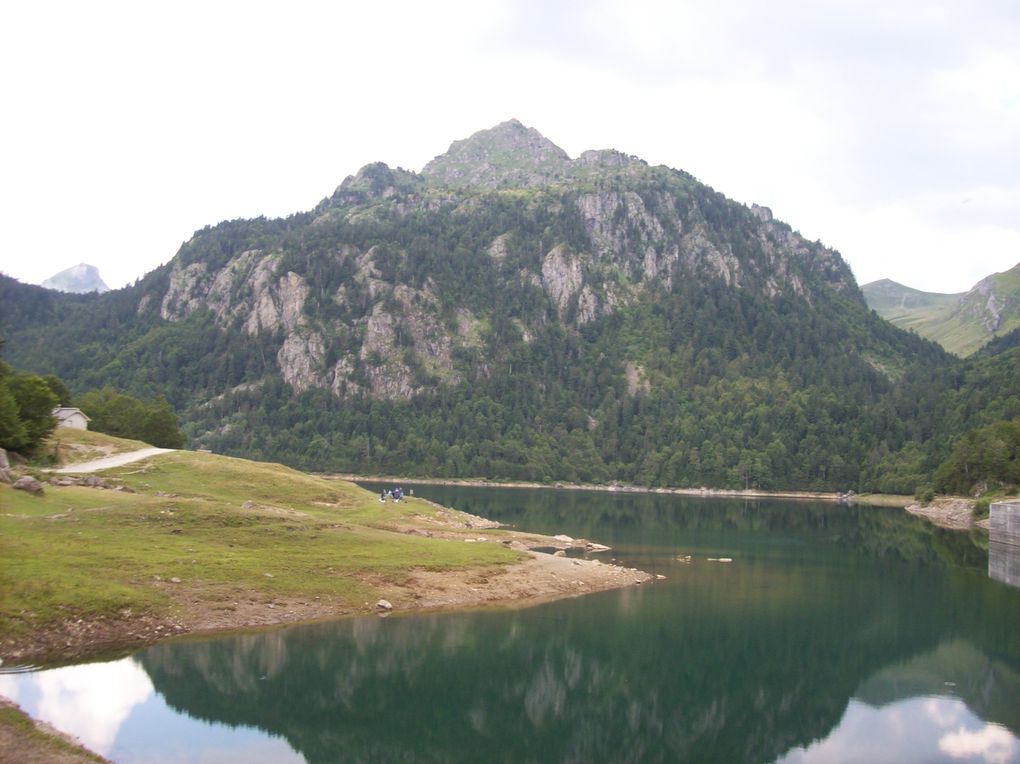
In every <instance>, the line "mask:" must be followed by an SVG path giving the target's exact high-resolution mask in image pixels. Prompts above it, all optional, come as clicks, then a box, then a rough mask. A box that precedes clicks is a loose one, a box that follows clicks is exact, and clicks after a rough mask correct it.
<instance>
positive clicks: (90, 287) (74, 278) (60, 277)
mask: <svg viewBox="0 0 1020 764" xmlns="http://www.w3.org/2000/svg"><path fill="white" fill-rule="evenodd" d="M41 286H44V287H46V288H47V289H56V290H57V291H59V292H74V293H76V294H86V293H88V292H98V293H99V294H102V293H103V292H109V291H110V287H108V286H107V285H106V283H105V282H104V281H103V279H102V277H101V276H100V275H99V269H98V268H96V267H95V266H94V265H87V264H85V263H79V264H78V265H74V266H71V267H70V268H67V269H66V270H63V271H61V272H60V273H58V274H56V275H55V276H50V277H49V278H48V279H46V280H45V281H44V282H42V284H41Z"/></svg>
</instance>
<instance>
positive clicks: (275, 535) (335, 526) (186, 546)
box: [0, 431, 518, 637]
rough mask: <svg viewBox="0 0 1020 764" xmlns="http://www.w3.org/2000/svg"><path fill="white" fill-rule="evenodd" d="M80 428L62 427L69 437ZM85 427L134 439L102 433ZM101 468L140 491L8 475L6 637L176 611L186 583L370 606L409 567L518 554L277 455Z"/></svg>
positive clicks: (0, 597) (195, 588)
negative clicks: (429, 532) (437, 530)
mask: <svg viewBox="0 0 1020 764" xmlns="http://www.w3.org/2000/svg"><path fill="white" fill-rule="evenodd" d="M75 437H76V436H75V435H73V434H68V432H67V431H61V439H62V441H65V442H66V441H67V440H68V439H69V438H70V439H71V440H73V439H74V438H75ZM80 438H81V441H82V442H83V443H84V444H87V445H89V446H90V447H104V446H105V447H113V448H114V449H115V450H131V449H130V448H125V447H124V443H123V441H120V442H118V440H117V439H115V438H108V437H107V436H97V434H95V433H84V434H82V435H81V436H80ZM98 474H100V475H101V476H102V477H103V478H105V479H106V480H107V481H109V482H110V483H111V484H113V485H123V486H126V487H128V488H130V489H131V490H133V491H135V493H128V492H119V491H115V490H100V489H96V488H88V487H84V486H67V487H57V486H50V485H47V486H46V488H45V493H44V495H43V496H32V495H30V494H27V493H25V492H22V491H14V490H12V489H10V488H8V487H6V486H0V497H2V499H0V504H2V506H0V559H2V560H3V563H2V565H0V637H6V636H18V635H25V634H27V633H31V632H32V631H33V630H39V629H47V628H54V627H57V626H59V624H61V623H63V622H66V621H67V620H68V619H77V618H82V619H94V618H97V617H126V616H137V615H142V614H151V615H155V616H173V615H175V614H177V613H178V612H179V610H178V609H179V608H181V607H185V606H186V605H185V604H184V603H182V602H181V601H180V600H181V599H182V598H181V597H179V596H176V597H175V596H173V595H177V594H178V593H179V592H184V591H186V592H187V593H188V596H189V597H192V598H196V597H197V598H200V599H201V600H202V601H204V602H210V601H212V602H216V601H222V602H223V603H225V604H226V603H230V602H232V601H235V600H237V599H238V598H241V597H244V598H248V599H252V598H266V599H268V600H270V601H271V600H272V598H274V597H278V598H304V599H313V598H319V599H320V600H321V601H323V602H325V603H328V604H329V605H331V606H334V607H335V608H336V609H337V610H338V611H348V612H349V611H352V610H354V611H356V610H363V609H365V605H366V603H373V604H374V602H375V601H376V599H378V597H379V596H385V592H386V590H387V587H393V586H396V585H399V584H400V583H401V582H402V581H403V580H405V579H406V578H407V576H408V575H409V573H410V571H411V570H412V569H421V568H425V569H432V570H449V569H454V568H476V567H486V566H499V565H505V564H507V563H512V562H514V561H516V560H517V559H518V555H517V553H515V552H513V551H511V550H509V549H507V548H505V547H504V546H502V545H499V544H465V543H463V542H461V541H457V540H443V539H438V538H429V537H425V536H424V535H413V534H408V533H403V532H398V531H396V530H395V529H394V526H395V525H396V524H398V523H399V524H401V525H402V526H405V527H406V526H407V525H408V524H414V523H416V522H419V523H420V522H426V523H427V522H428V521H427V519H426V518H427V517H428V516H429V515H436V514H437V513H438V512H440V510H439V509H438V508H437V507H435V506H434V505H432V504H429V503H428V502H425V501H421V500H415V499H411V500H409V501H404V502H401V503H400V504H394V503H392V502H387V503H385V504H383V503H380V502H379V500H378V497H377V496H375V495H374V494H373V493H370V492H368V491H365V490H363V489H361V488H359V487H357V486H355V485H353V484H351V483H346V482H341V481H333V480H326V479H323V478H319V477H315V476H312V475H307V474H303V473H300V472H297V471H295V470H292V469H289V468H287V467H283V466H280V465H278V464H265V463H259V462H251V461H246V460H243V459H234V458H229V457H223V456H216V455H213V454H208V453H196V452H189V451H177V452H173V453H169V454H164V455H160V456H157V457H154V458H151V459H147V460H145V461H141V462H135V463H133V464H129V465H125V466H123V467H119V468H115V469H110V470H106V471H104V472H102V473H98ZM40 476H41V477H45V475H44V474H42V473H40ZM173 579H177V581H173ZM168 582H171V583H172V585H171V583H168Z"/></svg>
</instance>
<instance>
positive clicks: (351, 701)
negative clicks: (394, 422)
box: [0, 486, 1020, 762]
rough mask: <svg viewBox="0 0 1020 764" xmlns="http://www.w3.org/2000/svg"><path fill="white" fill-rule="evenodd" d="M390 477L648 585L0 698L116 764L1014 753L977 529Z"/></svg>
mask: <svg viewBox="0 0 1020 764" xmlns="http://www.w3.org/2000/svg"><path fill="white" fill-rule="evenodd" d="M405 488H406V486H405ZM414 489H415V493H416V494H417V495H419V496H426V497H428V498H431V499H434V500H435V501H439V502H441V503H444V504H447V505H450V506H454V507H456V508H457V509H462V510H465V511H468V512H473V513H476V514H480V515H483V516H486V517H490V518H492V519H496V520H500V521H502V522H504V523H507V524H509V525H512V526H515V527H517V528H520V529H523V530H530V531H538V532H546V533H552V534H556V533H566V534H568V535H571V536H575V537H584V538H588V539H592V540H596V541H599V542H602V543H606V544H609V545H611V546H612V547H613V551H612V552H611V553H609V554H608V555H603V559H606V558H610V557H615V558H616V559H617V560H619V562H620V563H621V564H624V565H627V566H634V567H639V568H642V569H644V570H647V571H649V572H651V573H657V574H661V575H664V576H665V577H666V578H665V580H661V581H658V582H656V583H654V584H649V585H644V586H640V587H633V588H630V589H625V590H621V591H613V592H604V593H600V594H595V595H588V596H584V597H578V598H572V599H567V600H561V601H558V602H553V603H547V604H544V605H540V606H536V607H531V608H523V609H508V610H495V611H493V610H488V611H473V612H460V613H443V614H433V615H417V616H390V617H388V618H381V617H376V616H372V617H365V618H355V619H347V620H342V621H338V622H333V623H326V624H315V625H309V626H301V627H291V628H286V629H275V630H270V631H265V632H261V633H250V634H239V635H231V636H225V637H221V638H216V639H191V640H185V641H180V642H175V643H167V644H162V645H156V646H154V647H151V648H148V649H146V650H143V651H141V652H138V653H137V654H135V655H133V656H131V657H129V658H125V659H122V660H118V661H112V662H107V663H90V664H84V665H79V666H69V667H64V668H60V669H54V670H50V671H39V672H32V673H20V674H16V673H7V674H3V675H0V694H3V695H7V696H9V697H12V698H14V699H16V700H17V701H18V702H19V703H20V704H21V705H22V706H23V707H24V708H25V709H26V710H27V711H28V712H29V713H31V714H33V715H34V716H36V717H39V718H43V719H46V720H48V721H50V722H51V723H52V724H54V725H55V726H57V727H58V728H61V729H64V730H66V731H69V732H71V733H72V734H74V735H76V736H78V737H79V738H80V739H82V740H83V741H84V742H86V743H87V744H88V745H90V746H91V747H92V748H93V749H95V750H97V751H99V752H101V753H103V754H104V755H106V756H108V757H109V758H111V759H112V760H113V761H116V762H199V761H201V762H211V761H244V762H288V761H295V762H300V761H307V762H335V761H426V762H428V761H436V762H447V761H465V762H481V761H485V762H490V761H508V762H544V761H555V762H597V761H612V762H659V761H663V762H665V761H706V762H772V761H781V762H848V761H858V762H938V761H947V762H960V761H984V762H1020V737H1018V736H1020V589H1016V588H1012V587H1010V586H1007V585H1006V584H1004V583H1001V582H999V581H996V580H993V579H990V578H989V576H988V549H987V547H988V543H987V536H986V535H985V536H984V537H982V535H981V534H973V535H972V534H966V533H959V532H951V531H944V530H940V529H937V528H935V527H933V526H931V525H930V524H928V523H926V522H924V521H922V520H919V519H917V518H914V517H911V516H910V515H908V514H907V513H905V512H903V511H902V510H898V509H881V508H873V507H847V506H837V505H834V504H822V503H817V502H792V501H779V500H768V501H743V500H729V499H698V498H687V497H678V496H662V495H647V494H614V493H595V492H572V491H553V490H509V489H505V490H501V489H481V488H464V487H456V488H454V487H442V486H414ZM688 555H689V556H690V560H689V561H688V560H687V557H688ZM713 558H715V559H713ZM718 558H731V559H732V562H719V561H716V560H717V559H718Z"/></svg>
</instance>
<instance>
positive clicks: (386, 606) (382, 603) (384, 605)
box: [375, 600, 393, 613]
mask: <svg viewBox="0 0 1020 764" xmlns="http://www.w3.org/2000/svg"><path fill="white" fill-rule="evenodd" d="M375 609H376V610H380V611H382V612H385V613H388V612H389V611H391V610H393V604H392V603H391V602H390V601H389V600H379V601H378V602H377V603H375Z"/></svg>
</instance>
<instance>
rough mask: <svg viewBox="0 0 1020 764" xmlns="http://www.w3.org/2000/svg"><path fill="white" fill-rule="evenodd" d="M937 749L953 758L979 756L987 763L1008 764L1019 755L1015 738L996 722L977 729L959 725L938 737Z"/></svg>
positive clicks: (1019, 750) (1019, 749) (1018, 745)
mask: <svg viewBox="0 0 1020 764" xmlns="http://www.w3.org/2000/svg"><path fill="white" fill-rule="evenodd" d="M939 750H940V751H942V752H943V753H946V754H948V755H949V756H952V757H953V758H955V759H966V758H973V757H975V756H980V757H981V758H982V759H983V760H984V761H986V762H988V764H1008V762H1011V761H1016V760H1017V758H1018V757H1020V744H1018V743H1017V739H1016V738H1015V737H1013V735H1011V734H1010V732H1009V730H1007V729H1005V728H1003V727H1000V726H998V725H997V724H986V725H985V726H984V727H983V728H981V729H979V730H967V729H964V728H963V727H960V729H958V730H957V731H956V732H953V733H950V734H948V735H944V736H943V737H942V738H940V739H939Z"/></svg>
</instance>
